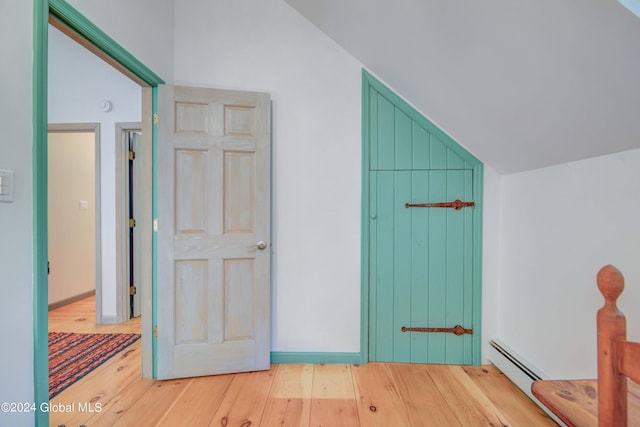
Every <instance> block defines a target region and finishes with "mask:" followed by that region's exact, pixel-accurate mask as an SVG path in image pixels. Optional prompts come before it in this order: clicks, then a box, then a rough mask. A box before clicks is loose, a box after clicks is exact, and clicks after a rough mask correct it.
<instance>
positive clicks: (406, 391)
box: [49, 297, 554, 427]
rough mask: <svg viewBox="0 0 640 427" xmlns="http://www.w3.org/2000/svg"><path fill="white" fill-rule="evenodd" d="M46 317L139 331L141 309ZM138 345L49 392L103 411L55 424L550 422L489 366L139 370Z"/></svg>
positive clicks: (60, 312)
mask: <svg viewBox="0 0 640 427" xmlns="http://www.w3.org/2000/svg"><path fill="white" fill-rule="evenodd" d="M49 319H50V323H49V329H50V331H55V332H86V333H112V332H113V333H116V332H121V333H130V332H133V333H136V332H137V333H139V331H140V319H139V318H138V319H134V320H132V321H130V322H127V323H126V324H124V325H96V324H95V297H93V298H88V299H86V300H83V301H80V302H77V303H74V304H71V305H69V306H66V307H62V308H60V309H57V310H54V311H52V312H50V313H49ZM140 351H141V350H140V341H138V342H136V343H134V344H133V345H131V346H130V347H128V348H127V349H125V350H124V352H123V353H121V354H119V355H116V356H115V357H114V358H112V359H110V360H109V361H107V362H106V363H105V364H103V365H102V366H100V367H98V368H97V369H95V370H94V371H93V372H91V373H90V374H88V375H87V376H86V377H85V378H83V379H81V380H80V381H78V382H77V383H76V384H74V385H72V386H71V387H69V388H68V389H67V390H65V391H63V392H62V393H60V394H59V395H58V396H57V397H56V398H55V399H54V400H53V401H52V403H56V402H59V403H66V404H69V403H73V402H82V403H85V404H86V403H93V404H94V406H93V408H96V406H95V404H97V403H100V404H102V408H101V410H102V411H101V412H100V413H90V412H79V411H77V410H76V411H75V412H73V413H70V414H69V413H66V414H65V413H55V414H54V413H51V414H50V415H51V425H54V426H55V425H66V426H78V425H82V424H84V425H86V426H88V427H96V426H97V427H100V426H113V425H121V426H129V425H141V426H147V425H158V424H160V425H163V426H172V425H193V426H198V425H207V424H209V425H212V426H216V427H220V426H228V427H231V426H238V427H242V426H244V427H247V426H249V423H250V424H251V426H259V425H261V426H265V427H271V426H304V427H306V426H313V427H318V426H325V427H333V426H348V427H358V426H363V427H369V426H393V427H403V426H411V427H414V426H415V427H420V426H438V427H439V426H445V427H449V426H454V427H455V426H465V427H466V426H474V427H475V426H480V425H488V424H489V423H494V424H495V425H504V424H499V423H503V422H504V423H510V424H509V426H510V427H513V426H552V425H554V423H553V421H552V420H551V419H550V418H548V417H547V416H546V414H544V413H542V412H541V411H540V410H539V409H538V408H537V406H536V405H535V404H534V403H533V402H532V401H531V400H529V399H528V398H526V396H524V395H523V394H522V393H521V392H520V391H519V390H518V389H517V388H515V386H514V385H513V384H512V383H511V382H510V381H508V379H506V377H505V376H504V375H503V374H501V373H500V372H499V371H497V370H496V369H495V368H493V367H488V366H484V367H478V368H472V367H464V369H463V368H462V367H458V366H434V365H413V364H393V363H388V364H386V363H370V364H366V365H311V364H306V365H303V364H300V365H288V364H283V365H274V366H273V367H272V370H271V371H264V372H254V373H241V374H230V375H221V376H216V377H200V378H189V379H184V380H174V381H154V380H150V379H143V378H141V359H140ZM124 355H126V357H125V356H124ZM76 408H77V406H76ZM372 408H375V410H374V409H372ZM456 414H457V416H456ZM511 423H512V424H511Z"/></svg>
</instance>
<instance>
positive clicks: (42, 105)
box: [32, 0, 164, 426]
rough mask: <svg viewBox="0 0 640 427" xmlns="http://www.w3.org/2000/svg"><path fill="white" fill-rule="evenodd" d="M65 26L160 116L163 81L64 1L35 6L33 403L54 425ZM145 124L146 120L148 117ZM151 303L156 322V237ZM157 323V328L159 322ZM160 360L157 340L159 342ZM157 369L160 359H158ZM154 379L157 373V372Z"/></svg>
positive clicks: (38, 416)
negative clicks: (52, 364)
mask: <svg viewBox="0 0 640 427" xmlns="http://www.w3.org/2000/svg"><path fill="white" fill-rule="evenodd" d="M50 16H51V17H52V18H53V19H56V20H57V21H58V22H61V23H63V24H64V25H65V26H66V27H67V29H68V30H70V31H71V32H73V33H74V34H75V35H77V36H79V37H80V38H82V39H84V41H86V42H87V43H89V44H90V45H91V46H92V47H93V48H94V50H95V51H97V52H100V53H101V54H104V55H105V56H106V57H108V58H109V59H110V62H112V63H114V64H116V65H117V66H118V68H120V70H121V71H123V72H125V73H127V74H128V75H129V76H130V77H132V78H134V79H136V80H137V81H138V82H139V83H140V84H142V85H146V86H148V87H151V89H152V90H151V91H152V112H151V113H152V114H154V113H155V112H156V111H157V104H158V103H157V87H158V85H159V84H163V83H164V81H163V80H162V79H161V78H160V77H158V76H157V75H156V74H154V73H153V72H152V71H151V70H150V69H149V68H147V67H146V66H145V65H144V64H143V63H142V62H140V61H139V60H137V59H136V58H135V57H134V56H133V55H131V54H130V53H129V52H127V51H126V50H125V49H124V48H123V47H122V46H120V45H119V44H118V43H116V42H115V41H114V40H113V39H112V38H110V37H109V36H108V35H107V34H106V33H104V32H103V31H102V30H100V29H99V28H98V27H96V26H95V25H94V24H93V23H92V22H91V21H89V20H88V19H87V18H86V17H84V16H83V15H82V14H81V13H80V12H78V11H77V10H76V9H74V8H73V7H72V6H70V5H69V4H68V3H67V2H66V1H64V0H34V1H33V143H32V144H33V145H32V149H33V154H32V156H33V157H32V158H33V239H34V241H33V259H34V266H33V268H34V284H33V327H34V331H33V336H34V349H33V351H34V361H33V362H34V364H33V369H34V402H35V404H36V405H37V408H38V409H37V411H36V413H35V424H36V425H39V426H40V425H42V426H45V425H49V414H48V413H47V412H46V411H41V410H40V409H41V405H42V404H47V403H48V402H49V369H48V365H49V364H48V320H47V316H48V314H47V313H48V289H47V288H48V279H47V259H48V253H47V127H48V119H47V90H48V88H47V79H48V75H47V68H48V23H49V17H50ZM143 120H144V118H143ZM152 133H153V135H152V147H153V148H152V149H153V160H152V163H153V166H152V169H153V172H152V173H153V188H152V193H153V195H152V198H153V216H154V217H155V216H156V206H155V200H156V175H157V174H156V164H157V163H156V149H155V147H156V143H157V135H156V129H155V126H154V127H153V132H152ZM153 239H154V241H153V254H152V260H153V261H152V262H153V264H154V267H153V268H152V277H153V280H152V282H153V283H152V289H153V291H152V299H153V301H154V303H153V307H154V313H153V315H154V319H153V321H154V322H155V273H154V272H155V262H156V261H155V260H156V242H155V234H154V235H153ZM154 324H155V323H154ZM153 353H154V356H155V341H154V352H153ZM154 367H155V357H154ZM154 376H155V368H154Z"/></svg>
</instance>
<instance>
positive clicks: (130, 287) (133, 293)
mask: <svg viewBox="0 0 640 427" xmlns="http://www.w3.org/2000/svg"><path fill="white" fill-rule="evenodd" d="M137 292H138V290H137V289H136V287H135V286H129V295H135V294H136V293H137Z"/></svg>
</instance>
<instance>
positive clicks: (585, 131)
mask: <svg viewBox="0 0 640 427" xmlns="http://www.w3.org/2000/svg"><path fill="white" fill-rule="evenodd" d="M286 1H287V2H288V3H289V4H291V5H292V6H293V7H294V8H296V9H297V10H298V11H299V12H300V13H302V14H303V15H304V16H305V17H306V18H307V19H309V20H310V21H311V22H312V23H313V24H315V25H316V26H317V27H318V28H320V29H321V30H322V31H324V32H325V33H326V34H328V35H329V36H330V37H331V38H333V39H334V40H335V41H336V42H337V43H339V44H340V45H341V46H343V47H344V48H345V49H346V50H347V51H349V52H350V53H351V54H352V55H353V56H354V57H356V58H358V59H359V60H360V61H361V62H362V63H363V64H364V66H365V67H366V68H367V69H368V70H370V71H371V72H372V73H373V74H375V75H376V76H378V77H379V78H380V79H382V80H383V81H384V82H386V83H387V84H388V85H389V86H390V87H391V88H392V89H393V90H395V91H396V92H397V93H398V94H400V95H401V96H403V97H404V98H405V99H406V100H407V101H409V102H410V103H411V104H413V105H414V106H415V107H416V108H417V109H418V110H420V111H421V112H422V113H424V114H425V115H426V116H427V117H428V118H429V119H431V120H432V121H433V122H434V123H435V124H436V125H438V126H439V127H440V128H441V129H442V130H444V131H445V132H447V133H449V134H450V135H451V136H452V137H453V138H454V139H455V140H457V141H458V142H460V143H461V144H462V145H464V146H465V147H467V148H468V149H469V150H470V151H471V152H473V153H474V154H475V155H476V156H477V157H479V158H480V159H481V160H482V161H484V162H485V163H487V164H489V165H490V166H492V167H493V168H494V169H496V170H497V171H498V172H500V173H503V174H505V173H513V172H519V171H524V170H529V169H535V168H539V167H544V166H549V165H553V164H558V163H564V162H568V161H573V160H579V159H584V158H588V157H593V156H598V155H603V154H608V153H613V152H618V151H624V150H628V149H633V148H640V19H638V18H637V17H636V16H635V15H633V14H632V13H631V12H630V11H628V10H627V9H626V8H624V7H623V6H622V5H620V4H619V3H618V2H617V1H616V0H525V1H513V0H484V1H478V0H286Z"/></svg>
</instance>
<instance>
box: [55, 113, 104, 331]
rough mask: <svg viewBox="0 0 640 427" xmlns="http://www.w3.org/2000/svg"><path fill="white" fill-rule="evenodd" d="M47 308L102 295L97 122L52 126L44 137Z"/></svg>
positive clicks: (99, 315)
mask: <svg viewBox="0 0 640 427" xmlns="http://www.w3.org/2000/svg"><path fill="white" fill-rule="evenodd" d="M48 200H49V203H48V209H49V236H48V238H49V239H48V240H49V244H48V246H49V247H48V251H49V264H48V267H49V268H48V273H49V289H48V290H49V299H48V303H49V311H51V310H54V309H56V308H59V307H62V306H64V305H67V304H70V303H73V302H75V301H79V300H82V299H84V298H87V297H89V296H92V295H97V296H98V297H97V301H98V304H97V306H96V316H95V317H96V319H97V320H98V319H100V317H101V313H100V312H99V307H100V304H99V301H100V297H99V296H100V295H101V294H102V286H101V282H102V281H101V278H102V269H101V259H102V251H101V245H100V230H101V219H100V218H101V217H100V208H101V203H100V124H99V123H87V124H51V125H49V136H48Z"/></svg>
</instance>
